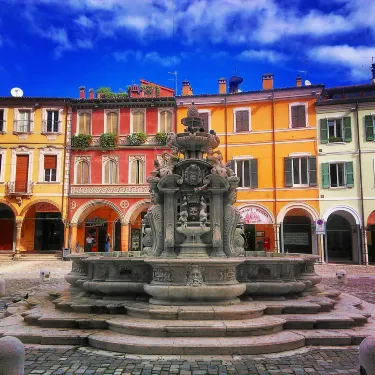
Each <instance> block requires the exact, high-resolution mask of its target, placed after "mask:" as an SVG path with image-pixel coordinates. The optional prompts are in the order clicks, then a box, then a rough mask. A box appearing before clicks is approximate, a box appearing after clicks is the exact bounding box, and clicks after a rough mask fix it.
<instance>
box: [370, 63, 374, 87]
mask: <svg viewBox="0 0 375 375" xmlns="http://www.w3.org/2000/svg"><path fill="white" fill-rule="evenodd" d="M371 72H372V79H371V83H372V84H375V63H373V64H372V66H371Z"/></svg>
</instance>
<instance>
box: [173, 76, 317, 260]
mask: <svg viewBox="0 0 375 375" xmlns="http://www.w3.org/2000/svg"><path fill="white" fill-rule="evenodd" d="M262 80H263V82H262V84H263V89H262V90H259V91H249V92H240V90H239V85H240V83H241V82H242V78H240V77H232V78H231V79H230V82H229V92H228V90H227V82H226V79H224V78H222V79H219V90H218V94H212V95H207V94H203V95H194V94H193V89H192V87H191V85H190V83H189V82H188V81H183V87H182V96H180V97H177V98H176V102H177V126H178V131H183V125H182V124H181V119H182V118H183V117H185V116H186V111H187V108H188V106H189V105H191V104H192V103H194V105H195V106H196V107H197V108H198V110H199V112H200V116H201V117H202V118H203V120H204V123H205V128H206V130H207V131H210V130H214V131H215V132H216V133H217V135H218V136H219V137H220V140H221V145H220V146H219V150H220V152H221V153H222V154H223V159H224V160H225V161H231V162H232V166H233V168H234V170H235V172H236V174H237V175H238V176H239V177H240V178H241V181H240V185H239V188H238V191H237V206H238V208H239V209H240V212H241V216H242V218H243V220H244V223H245V228H244V229H245V239H246V243H245V246H246V250H249V251H250V250H261V249H263V248H265V249H266V250H269V251H278V252H304V253H313V254H317V253H318V246H317V239H316V235H315V233H314V227H315V223H314V222H315V221H316V220H317V219H318V218H319V190H318V187H317V173H316V155H317V151H318V150H317V147H316V144H317V143H316V140H317V130H316V129H317V128H316V115H315V107H314V103H315V101H316V98H317V96H318V95H319V94H320V92H321V91H322V89H323V86H322V85H309V86H302V80H301V78H300V77H297V80H296V86H294V87H287V88H280V89H276V88H274V87H273V75H272V74H264V75H263V79H262Z"/></svg>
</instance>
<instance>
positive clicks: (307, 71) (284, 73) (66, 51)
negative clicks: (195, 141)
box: [0, 0, 375, 97]
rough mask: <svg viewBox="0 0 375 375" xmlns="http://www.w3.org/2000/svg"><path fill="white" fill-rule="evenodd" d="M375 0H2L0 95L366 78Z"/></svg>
mask: <svg viewBox="0 0 375 375" xmlns="http://www.w3.org/2000/svg"><path fill="white" fill-rule="evenodd" d="M374 19H375V1H368V0H330V1H326V0H309V1H307V0H288V1H284V0H283V1H281V0H280V1H276V0H137V1H135V0H64V1H61V0H0V96H5V95H9V93H10V89H11V88H12V87H21V88H22V89H23V91H24V94H25V95H27V96H70V97H77V96H78V87H79V86H82V85H83V86H86V88H87V91H88V89H89V88H91V87H92V88H94V89H97V88H98V87H101V86H110V87H111V88H112V89H113V90H114V91H117V90H119V89H123V90H125V89H126V87H127V85H130V84H132V83H138V82H139V79H140V78H144V79H146V80H150V81H153V82H157V83H160V84H161V85H164V86H168V87H171V88H174V81H173V75H171V74H169V73H168V72H173V71H177V72H178V90H179V92H178V93H179V94H180V93H181V81H182V80H184V79H187V80H189V81H190V84H191V85H192V87H193V90H194V94H202V93H217V89H218V84H217V80H218V78H220V77H225V78H227V79H229V78H230V77H231V76H232V75H239V76H241V77H243V78H244V82H243V84H242V85H241V89H242V90H243V91H248V90H258V89H260V88H261V76H262V74H263V73H270V72H271V73H273V74H274V76H275V79H274V82H275V87H277V88H280V87H287V86H293V85H295V78H296V76H297V75H298V74H300V75H301V77H302V79H303V80H305V79H309V80H310V81H311V82H312V83H313V84H318V83H323V84H325V85H326V86H328V87H332V86H338V85H348V84H359V83H369V82H370V78H371V72H370V70H369V68H370V66H371V63H372V57H375V47H374V46H375V43H374V42H375V22H374Z"/></svg>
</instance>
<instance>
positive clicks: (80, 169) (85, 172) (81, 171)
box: [76, 160, 90, 185]
mask: <svg viewBox="0 0 375 375" xmlns="http://www.w3.org/2000/svg"><path fill="white" fill-rule="evenodd" d="M89 172H90V165H89V163H88V161H86V160H81V161H80V162H78V164H77V167H76V183H77V184H78V185H85V184H89V183H90V173H89Z"/></svg>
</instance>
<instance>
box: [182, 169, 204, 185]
mask: <svg viewBox="0 0 375 375" xmlns="http://www.w3.org/2000/svg"><path fill="white" fill-rule="evenodd" d="M184 177H185V178H184V180H185V182H186V183H187V184H188V185H199V184H200V183H202V179H203V177H202V171H201V169H200V168H199V166H198V165H197V164H191V165H190V166H189V167H188V168H186V170H185V173H184Z"/></svg>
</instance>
